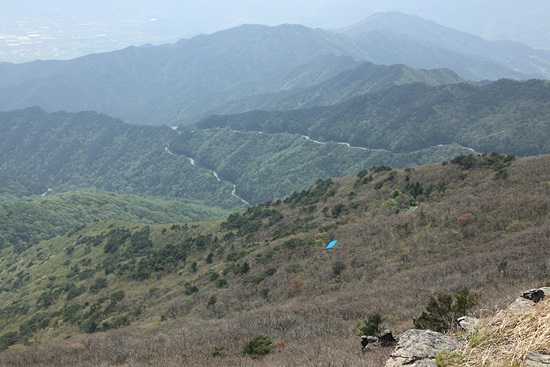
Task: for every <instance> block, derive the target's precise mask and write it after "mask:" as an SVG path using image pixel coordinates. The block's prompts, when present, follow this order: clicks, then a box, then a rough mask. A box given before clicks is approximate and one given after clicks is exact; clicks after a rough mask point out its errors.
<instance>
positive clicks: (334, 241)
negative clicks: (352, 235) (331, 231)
mask: <svg viewBox="0 0 550 367" xmlns="http://www.w3.org/2000/svg"><path fill="white" fill-rule="evenodd" d="M336 242H338V240H332V241H330V242H329V243H328V245H327V247H325V250H328V249H331V248H333V247H334V245H336Z"/></svg>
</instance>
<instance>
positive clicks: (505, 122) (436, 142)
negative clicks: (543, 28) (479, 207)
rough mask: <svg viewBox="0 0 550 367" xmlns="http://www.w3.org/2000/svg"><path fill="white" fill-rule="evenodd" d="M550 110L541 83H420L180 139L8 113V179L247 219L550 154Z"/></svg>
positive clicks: (220, 120)
mask: <svg viewBox="0 0 550 367" xmlns="http://www.w3.org/2000/svg"><path fill="white" fill-rule="evenodd" d="M549 101H550V83H548V82H545V81H539V80H532V81H524V82H520V81H512V80H500V81H497V82H493V83H488V84H483V85H473V84H468V83H458V84H457V83H454V84H449V85H435V86H428V85H426V84H423V83H412V84H404V85H398V86H393V87H390V88H389V89H386V90H383V91H377V92H373V93H369V94H365V95H362V96H357V97H354V98H352V99H350V100H347V101H345V102H343V103H340V104H337V105H335V106H326V107H313V108H309V109H299V110H290V111H280V112H270V111H251V112H248V113H244V114H239V115H228V116H211V117H209V118H205V119H203V120H202V121H200V122H199V123H198V124H197V125H196V126H192V127H180V128H179V129H177V130H176V129H175V128H170V127H167V126H158V127H154V126H135V125H128V124H125V123H123V122H122V121H120V120H116V119H111V118H108V117H107V116H104V115H101V114H96V113H92V112H85V113H79V114H70V113H62V112H60V113H53V114H48V113H46V112H44V111H43V110H40V109H37V108H34V109H28V110H21V111H13V112H6V113H0V124H1V127H2V129H3V131H4V133H3V134H2V136H1V137H0V139H1V140H2V141H1V143H2V145H1V147H2V148H1V149H0V158H1V159H2V165H1V167H2V172H3V174H4V175H9V176H12V177H18V178H21V179H25V180H30V181H34V182H39V183H41V184H42V185H45V186H46V187H48V188H51V189H53V190H54V192H62V191H66V190H72V189H75V188H88V187H95V188H98V189H101V190H106V191H110V192H115V193H126V194H144V195H151V196H157V197H163V198H181V199H188V200H197V201H200V202H202V203H205V204H207V205H209V206H215V207H221V208H225V209H229V210H235V209H238V208H242V207H243V206H244V205H245V204H244V202H243V201H242V200H241V199H239V198H238V197H237V196H235V195H239V196H240V197H241V198H243V199H244V200H245V201H247V202H248V203H251V204H253V205H255V204H259V203H261V202H263V201H266V200H272V199H277V198H280V197H283V196H286V195H289V194H290V193H291V192H293V191H296V190H301V189H303V188H304V187H307V186H308V185H311V184H313V183H314V182H315V181H316V180H317V179H319V178H323V179H324V178H328V177H338V176H345V175H350V174H353V172H357V171H360V170H362V169H366V168H369V167H373V166H380V165H389V166H392V167H408V166H415V165H418V164H426V163H435V162H441V161H444V160H449V159H452V158H453V157H454V156H456V155H459V154H466V153H468V152H471V151H472V150H474V151H478V152H491V151H499V152H503V153H507V154H514V155H520V156H525V155H537V154H543V153H549V152H550V147H549V146H548V144H549V143H548V141H547V139H546V138H545V137H546V136H549V134H550V132H549V131H548V129H549V127H548V124H546V123H545V121H548V119H549V118H550V105H549V104H550V102H549ZM234 185H236V186H234ZM235 190H236V194H235ZM232 193H233V194H232Z"/></svg>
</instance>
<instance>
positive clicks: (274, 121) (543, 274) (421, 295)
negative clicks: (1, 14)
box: [0, 13, 550, 367]
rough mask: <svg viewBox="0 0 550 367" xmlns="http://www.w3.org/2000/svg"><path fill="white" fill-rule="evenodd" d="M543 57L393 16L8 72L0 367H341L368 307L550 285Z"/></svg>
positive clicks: (3, 97) (3, 77)
mask: <svg viewBox="0 0 550 367" xmlns="http://www.w3.org/2000/svg"><path fill="white" fill-rule="evenodd" d="M399 58H401V59H399ZM369 60H370V61H369ZM392 60H393V61H392ZM549 60H550V58H548V55H547V53H546V52H544V51H537V50H532V49H529V48H526V46H522V45H519V44H514V43H510V42H488V41H484V40H482V39H479V38H477V37H473V36H469V35H466V34H461V33H458V32H455V31H452V30H450V29H447V28H444V27H441V26H439V25H437V24H435V23H432V22H426V21H424V20H422V19H420V18H417V17H411V16H405V15H403V14H399V13H387V14H377V15H375V16H372V17H370V18H368V19H367V20H365V21H364V22H362V23H360V24H357V25H355V26H352V27H349V28H346V29H342V30H340V31H339V32H332V31H326V30H320V29H310V28H307V27H304V26H300V25H282V26H278V27H267V26H259V25H246V26H241V27H237V28H233V29H229V30H227V31H222V32H218V33H215V34H212V35H202V36H197V37H194V38H191V39H185V40H181V41H179V42H177V43H175V44H173V45H163V46H143V47H131V48H127V49H124V50H121V51H116V52H111V53H105V54H97V55H89V56H86V57H82V58H78V59H75V60H69V61H63V62H61V61H36V62H32V63H25V64H18V65H14V64H6V63H4V64H0V108H1V109H3V110H4V111H2V112H0V131H1V132H2V133H1V134H0V184H1V187H0V254H1V256H0V294H1V297H0V316H1V317H0V330H1V333H0V351H2V350H6V349H8V351H7V352H4V353H1V354H0V366H4V365H6V366H12V365H21V366H29V365H33V366H49V365H63V363H65V365H67V366H71V365H76V364H78V365H82V366H93V365H100V364H101V365H106V366H111V365H121V364H124V363H126V364H132V365H136V366H141V365H159V364H164V365H171V364H172V365H237V364H239V365H247V366H248V365H250V366H256V365H260V363H263V361H264V360H263V359H256V358H252V359H246V357H243V353H244V352H243V353H240V352H239V350H242V348H243V346H244V345H245V343H247V341H249V340H255V339H256V338H259V339H261V340H265V338H268V337H269V338H276V339H274V340H278V342H277V343H276V344H273V343H272V342H271V344H270V346H271V348H275V345H276V346H277V348H278V350H279V352H280V353H277V355H278V356H279V358H281V359H280V361H283V362H282V364H284V365H292V364H289V363H287V362H289V361H294V362H293V363H295V364H294V365H305V364H306V361H310V362H311V360H313V359H312V358H321V357H320V356H321V354H320V352H319V350H320V349H323V350H325V349H326V348H325V347H329V346H331V345H339V348H338V352H331V353H333V354H332V355H331V353H328V354H322V359H318V361H321V362H320V363H316V365H323V363H324V362H325V361H326V362H327V363H326V365H331V361H333V360H334V355H335V354H334V353H337V354H338V355H339V356H341V358H340V357H339V358H340V359H341V360H345V361H348V362H349V363H348V362H346V363H347V365H350V366H353V367H355V366H359V365H364V362H365V361H364V359H363V358H364V357H363V356H361V355H360V354H359V353H354V352H352V350H351V349H350V347H349V345H351V344H350V343H352V341H353V340H354V338H355V339H356V335H355V334H356V333H357V323H358V322H359V323H361V322H364V321H365V320H368V317H370V316H379V317H380V322H381V323H385V324H387V325H391V327H392V328H394V329H396V330H398V331H402V330H403V329H405V328H407V327H408V324H410V321H411V320H413V319H414V318H415V317H417V316H418V315H419V314H420V313H421V312H422V307H424V305H426V303H427V302H429V301H430V300H431V299H435V298H434V297H435V296H438V297H439V296H441V297H443V298H445V297H447V298H445V299H451V300H452V299H453V295H454V294H464V293H460V292H463V290H465V289H466V291H469V290H471V292H472V294H475V295H476V297H474V298H475V299H476V300H477V299H478V297H477V295H478V294H481V295H485V294H488V293H489V291H491V292H492V293H494V292H493V291H494V290H495V288H497V289H499V290H500V291H501V293H500V294H499V296H498V297H493V298H491V299H488V300H484V303H483V304H480V305H478V306H479V309H480V310H482V309H486V308H487V307H489V306H488V305H490V307H494V305H495V304H507V303H509V300H508V299H506V297H507V296H508V295H509V294H516V293H517V289H516V288H519V289H526V288H527V284H531V283H533V282H537V283H540V282H544V281H545V280H547V278H548V261H547V258H548V246H547V244H548V237H549V236H548V233H549V229H548V228H549V226H548V218H549V215H548V210H549V208H550V205H549V204H548V195H547V194H548V182H549V180H550V178H549V177H548V175H549V172H550V171H549V170H548V167H549V159H550V158H549V157H550V156H549V155H548V154H550V143H549V139H548V136H550V130H549V129H550V126H549V124H548V123H547V122H548V121H550V82H549V81H546V80H543V79H545V78H547V77H548V75H546V73H547V69H546V67H547V63H548V62H549ZM371 61H374V62H376V64H375V63H373V62H371ZM384 64H391V65H384ZM411 65H412V66H411ZM420 68H422V69H420ZM434 68H435V69H434ZM503 77H505V78H503ZM532 77H536V78H537V79H531V78H532ZM500 78H502V79H500ZM58 110H62V111H58ZM526 156H537V157H526ZM334 239H337V240H339V242H338V245H337V246H336V248H335V249H334V251H332V250H331V251H325V250H324V246H325V245H326V243H328V241H331V240H334ZM536 285H537V286H539V285H540V284H536ZM457 292H459V293H457ZM396 295H398V296H397V297H396ZM449 297H450V298H449ZM474 298H472V299H474ZM472 306H473V302H472ZM429 307H430V306H429V303H428V306H427V308H429ZM480 312H481V311H480ZM130 325H131V326H130ZM112 329H118V330H117V331H113V330H112ZM98 332H105V333H98ZM75 336H76V338H75ZM140 337H145V339H147V340H148V341H149V344H147V345H145V344H144V343H142V342H141V339H140ZM269 338H268V339H269ZM228 340H231V341H232V342H229V341H228ZM50 341H54V343H53V344H47V345H46V346H45V347H44V348H45V349H40V348H42V347H36V346H35V347H32V346H33V345H35V344H44V343H46V342H50ZM312 341H313V343H312ZM355 341H356V342H357V343H356V344H357V345H359V343H358V340H355ZM69 342H70V343H71V344H68V343H69ZM286 343H288V345H289V348H288V349H285V345H286ZM23 345H27V346H29V348H23V347H22V346H23ZM182 345H183V346H184V348H185V355H183V356H182V352H181V350H182V349H181V348H182ZM329 349H330V348H329ZM270 350H271V349H270ZM358 350H359V349H357V351H358ZM323 353H325V352H323ZM385 353H386V352H384V351H381V352H380V356H382V355H385ZM245 354H246V353H245ZM52 356H57V357H52ZM315 356H317V357H315ZM346 356H347V357H346ZM353 356H355V357H353ZM356 357H357V358H356ZM56 358H59V361H57V360H55V359H56ZM273 358H275V359H276V358H277V357H273ZM14 361H33V362H29V363H27V362H21V363H20V362H17V363H20V364H15V362H14ZM75 361H78V362H75ZM296 361H299V362H296ZM226 362H227V363H226ZM229 362H231V363H229ZM25 363H27V364H25ZM243 363H244V364H243ZM376 363H377V362H375V365H380V363H378V364H376ZM263 365H265V364H263Z"/></svg>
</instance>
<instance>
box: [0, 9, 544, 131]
mask: <svg viewBox="0 0 550 367" xmlns="http://www.w3.org/2000/svg"><path fill="white" fill-rule="evenodd" d="M549 60H550V52H548V51H539V50H534V49H531V48H529V47H527V46H523V45H520V44H516V43H512V42H489V41H485V40H483V39H481V38H478V37H474V36H470V35H467V34H464V33H460V32H457V31H454V30H451V29H448V28H445V27H442V26H439V25H437V24H435V23H433V22H428V21H424V20H422V19H421V18H418V17H413V16H407V15H404V14H400V13H383V14H378V15H374V16H371V17H369V18H368V19H366V20H365V21H364V22H363V23H361V24H359V25H356V26H354V27H350V28H349V29H346V30H344V32H339V33H338V32H330V31H325V30H321V29H310V28H306V27H303V26H300V25H281V26H276V27H267V26H261V25H244V26H240V27H236V28H232V29H229V30H226V31H220V32H217V33H214V34H211V35H200V36H196V37H193V38H190V39H183V40H181V41H179V42H177V43H175V44H170V45H162V46H142V47H130V48H127V49H124V50H120V51H115V52H109V53H103V54H95V55H88V56H85V57H81V58H77V59H74V60H69V61H35V62H30V63H23V64H8V63H3V64H0V80H1V82H0V101H1V102H0V109H2V110H12V109H19V108H25V107H30V106H35V105H38V106H41V107H42V108H44V109H46V110H49V111H57V110H65V111H70V112H78V111H82V110H96V111H98V112H102V113H106V114H108V115H111V116H115V117H118V118H122V119H124V120H125V121H127V122H130V123H138V124H150V125H159V124H174V123H177V124H191V123H193V122H195V121H196V120H197V119H199V118H201V117H205V116H206V115H208V114H210V113H211V112H212V111H214V110H216V109H219V108H221V107H222V106H226V105H227V104H228V102H231V103H232V102H234V103H236V104H237V105H238V104H240V103H241V102H240V101H241V100H243V99H247V98H250V97H254V96H256V97H258V96H260V95H263V94H268V96H269V95H271V94H272V93H276V92H282V91H292V90H294V89H297V88H308V87H313V86H315V85H317V84H319V83H322V82H326V81H327V80H329V79H330V78H332V77H335V76H337V75H338V74H339V73H341V72H345V71H349V70H351V69H353V68H354V67H358V66H359V64H360V63H361V62H364V61H371V62H375V63H381V64H386V65H388V64H407V65H409V66H413V67H416V68H428V69H433V68H449V69H451V70H453V71H454V72H456V73H457V74H458V75H459V76H460V77H462V78H465V79H468V80H495V79H499V78H515V79H518V78H519V79H529V78H535V77H536V78H547V77H548V70H549V69H548V66H549V63H550V61H549ZM342 77H345V76H342ZM258 98H260V97H258ZM263 103H264V104H266V102H263ZM271 108H277V107H271ZM234 112H244V111H242V110H241V111H234Z"/></svg>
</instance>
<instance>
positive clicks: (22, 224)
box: [0, 190, 229, 252]
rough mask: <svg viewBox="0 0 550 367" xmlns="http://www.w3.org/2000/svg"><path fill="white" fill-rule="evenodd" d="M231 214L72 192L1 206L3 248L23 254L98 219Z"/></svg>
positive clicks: (152, 200)
mask: <svg viewBox="0 0 550 367" xmlns="http://www.w3.org/2000/svg"><path fill="white" fill-rule="evenodd" d="M228 214H229V212H228V211H224V210H221V209H217V208H213V207H212V208H208V207H205V206H204V205H199V204H197V203H193V202H183V201H181V200H171V201H168V200H162V199H159V198H153V197H142V196H132V195H115V194H112V193H105V192H99V191H82V190H79V191H70V192H66V193H63V194H57V195H52V196H46V197H41V198H34V199H25V200H11V201H7V202H4V203H2V204H0V247H7V246H14V248H16V249H17V251H18V252H21V251H23V250H24V249H25V248H26V247H28V246H32V245H36V244H37V243H38V242H39V241H40V240H45V239H49V238H52V237H55V236H58V235H62V234H65V233H67V232H68V231H70V230H74V229H75V228H77V227H79V226H81V225H84V224H86V223H90V222H92V221H98V220H108V219H110V220H125V221H128V222H134V223H174V222H199V221H208V220H215V219H221V218H223V217H225V216H227V215H228Z"/></svg>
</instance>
